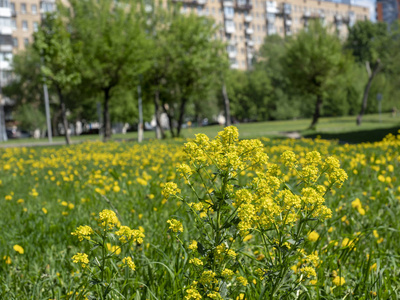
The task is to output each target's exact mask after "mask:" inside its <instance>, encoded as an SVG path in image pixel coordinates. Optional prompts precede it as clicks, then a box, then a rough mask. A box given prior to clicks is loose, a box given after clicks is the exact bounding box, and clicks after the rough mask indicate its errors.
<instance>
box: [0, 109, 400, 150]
mask: <svg viewBox="0 0 400 300" xmlns="http://www.w3.org/2000/svg"><path fill="white" fill-rule="evenodd" d="M355 119H356V117H355V116H346V117H330V118H321V119H320V120H319V123H318V125H317V127H316V130H309V129H308V127H309V125H310V122H311V120H310V119H301V120H285V121H268V122H256V123H238V124H234V125H235V126H237V127H238V129H239V130H240V136H241V138H259V137H270V138H285V137H299V136H301V137H309V138H315V137H321V138H323V139H337V140H339V141H341V142H347V143H360V142H368V141H371V142H372V141H379V140H381V139H382V138H383V137H384V136H385V135H386V134H388V133H392V134H395V133H396V132H397V131H398V130H399V129H400V115H398V116H395V117H393V116H392V114H389V113H384V114H382V115H381V116H379V115H378V114H371V115H366V116H364V118H363V123H362V125H361V126H357V125H356V122H355ZM222 128H223V126H219V125H212V126H202V127H191V128H190V127H189V128H184V129H183V130H182V136H183V137H184V138H192V137H194V135H195V134H197V133H204V134H206V135H208V136H209V137H214V136H215V135H216V134H217V133H218V131H220V130H221V129H222ZM166 132H167V134H169V132H168V130H166ZM144 138H145V139H147V140H149V139H154V138H155V133H154V131H145V132H144ZM113 139H114V140H132V141H134V140H137V132H128V133H127V134H114V135H113ZM87 140H91V141H96V140H101V136H99V135H80V136H72V141H73V142H75V143H79V142H82V141H87ZM47 141H48V140H47V138H45V139H33V138H29V139H26V138H24V139H13V140H9V141H7V142H6V143H2V144H0V147H1V146H12V145H18V144H24V145H30V144H32V145H34V144H43V143H47ZM53 141H54V142H55V143H58V144H59V143H63V142H64V138H63V137H54V138H53Z"/></svg>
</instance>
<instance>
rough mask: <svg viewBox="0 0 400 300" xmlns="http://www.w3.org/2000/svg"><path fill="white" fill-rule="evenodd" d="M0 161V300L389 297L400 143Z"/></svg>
mask: <svg viewBox="0 0 400 300" xmlns="http://www.w3.org/2000/svg"><path fill="white" fill-rule="evenodd" d="M0 158H1V159H0V201H1V210H0V215H1V216H0V224H1V232H2V234H1V235H0V269H1V272H0V299H47V300H48V299H186V300H190V299H196V300H197V299H234V300H236V299H242V300H244V299H249V300H250V299H400V279H399V272H400V268H399V265H400V264H399V261H400V235H399V230H400V218H399V217H398V216H399V215H400V134H399V135H398V136H392V135H389V136H387V137H386V138H385V139H384V140H383V141H381V142H377V143H364V144H356V145H348V144H345V145H340V144H338V143H336V142H329V141H325V140H320V139H315V140H308V139H301V140H270V139H267V138H263V139H260V140H240V139H239V133H238V131H237V129H236V128H235V127H227V128H225V129H224V130H223V131H221V132H220V133H219V134H218V136H216V137H215V138H211V139H210V138H208V137H207V136H205V135H202V134H199V135H197V136H196V138H195V139H192V140H188V141H184V140H173V141H161V142H160V141H149V142H146V143H144V144H140V145H138V144H135V143H128V142H122V143H100V142H91V143H84V144H79V145H73V146H70V147H48V148H10V149H2V150H0Z"/></svg>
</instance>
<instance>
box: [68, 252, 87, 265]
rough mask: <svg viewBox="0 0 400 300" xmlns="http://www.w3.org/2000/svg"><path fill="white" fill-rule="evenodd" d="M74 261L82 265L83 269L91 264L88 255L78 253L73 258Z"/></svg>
mask: <svg viewBox="0 0 400 300" xmlns="http://www.w3.org/2000/svg"><path fill="white" fill-rule="evenodd" d="M72 260H73V262H74V263H76V264H79V263H80V264H81V266H82V268H85V267H86V266H87V264H88V263H89V259H88V255H87V254H86V253H77V254H75V255H74V256H72Z"/></svg>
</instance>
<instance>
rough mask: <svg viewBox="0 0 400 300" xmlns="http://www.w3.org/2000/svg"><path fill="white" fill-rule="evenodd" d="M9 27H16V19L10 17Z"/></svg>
mask: <svg viewBox="0 0 400 300" xmlns="http://www.w3.org/2000/svg"><path fill="white" fill-rule="evenodd" d="M11 28H12V29H17V21H15V19H11Z"/></svg>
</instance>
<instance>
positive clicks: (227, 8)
mask: <svg viewBox="0 0 400 300" xmlns="http://www.w3.org/2000/svg"><path fill="white" fill-rule="evenodd" d="M224 14H225V17H226V18H230V19H231V18H233V16H234V15H235V11H234V9H233V7H230V6H225V7H224Z"/></svg>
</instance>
